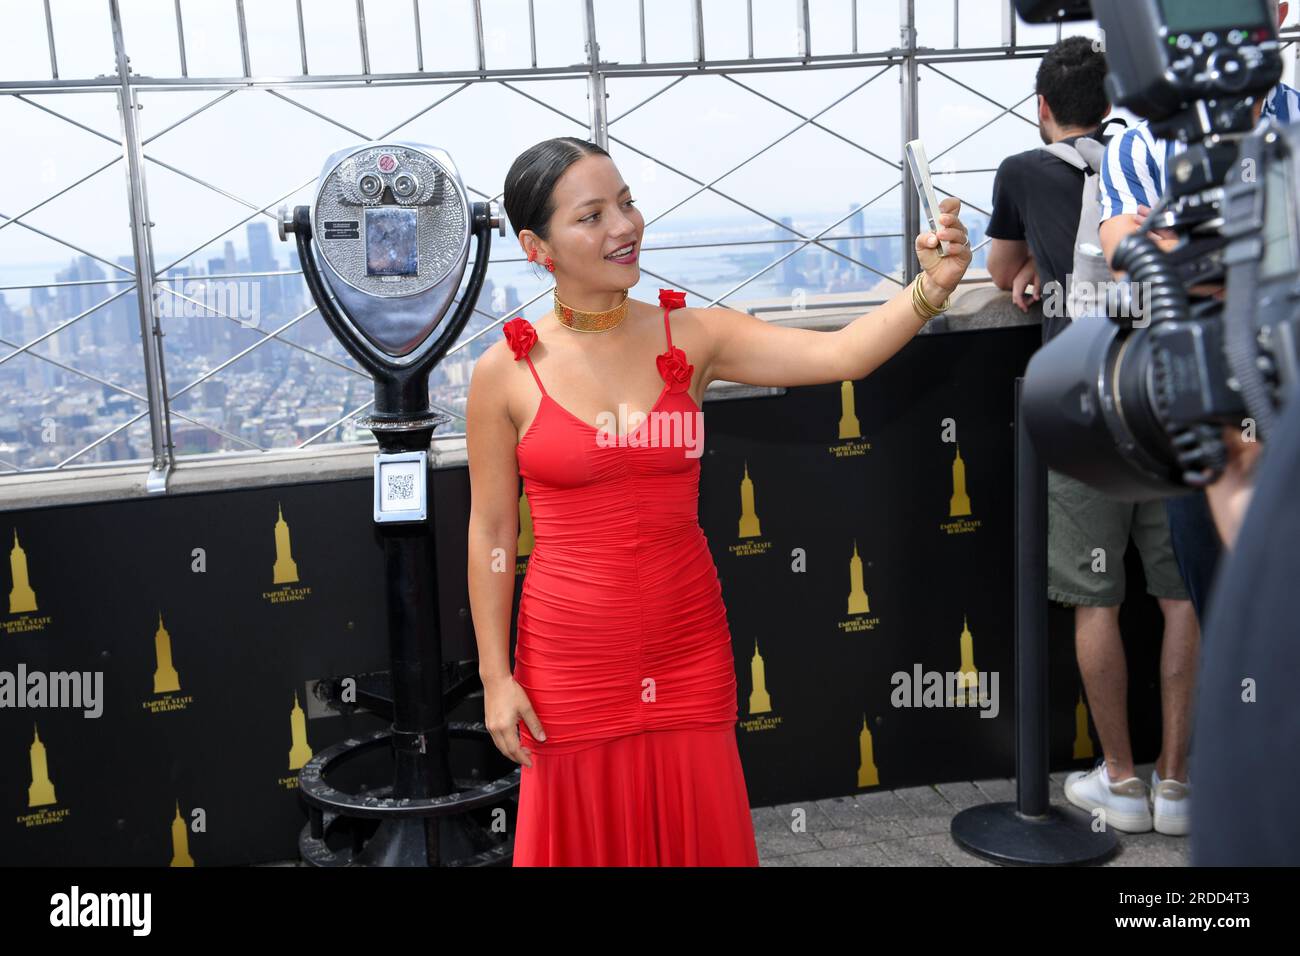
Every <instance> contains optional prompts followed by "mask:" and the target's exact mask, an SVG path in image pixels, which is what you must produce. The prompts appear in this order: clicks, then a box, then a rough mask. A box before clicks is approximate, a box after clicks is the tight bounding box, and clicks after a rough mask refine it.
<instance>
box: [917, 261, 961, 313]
mask: <svg viewBox="0 0 1300 956" xmlns="http://www.w3.org/2000/svg"><path fill="white" fill-rule="evenodd" d="M924 276H925V273H924V272H918V273H917V274H916V279H915V281H914V282H913V283H912V309H913V311H915V312H916V314H917V315H919V316H920V317H921V318H922V319H923V320H925V321H926V322H929V321H930V320H931V319H933V318H934V317H935V316H936V315H939V314H940V313H941V312H946V311H947V310H948V309H949V308H950V307H951V305H952V294H951V293H949V295H948V297H947V298H946V299H944V300H943V302H942V303H940V304H939V305H938V306H933V305H931V304H930V300H929V299H927V298H926V297H925V293H924V292H923V291H922V288H921V285H922V279H923V277H924Z"/></svg>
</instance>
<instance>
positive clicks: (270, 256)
mask: <svg viewBox="0 0 1300 956" xmlns="http://www.w3.org/2000/svg"><path fill="white" fill-rule="evenodd" d="M245 231H246V233H247V235H248V264H249V266H250V268H249V271H250V272H277V271H279V269H280V264H279V263H278V262H276V260H275V254H274V253H272V252H271V230H270V227H268V226H267V224H266V222H265V221H262V220H259V221H257V222H250V223H249V224H248V228H247V229H246V230H245ZM278 280H279V277H278V276H272V277H267V278H260V277H259V278H256V279H252V280H249V281H252V282H255V283H256V284H257V286H258V295H259V302H260V306H261V309H262V313H263V315H269V316H280V315H283V314H284V311H283V299H284V296H283V294H282V292H281V284H280V282H279V281H278Z"/></svg>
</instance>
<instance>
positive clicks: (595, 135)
mask: <svg viewBox="0 0 1300 956" xmlns="http://www.w3.org/2000/svg"><path fill="white" fill-rule="evenodd" d="M583 6H584V7H585V13H586V26H587V66H588V73H587V112H588V114H589V120H588V123H589V126H590V129H591V141H592V142H593V143H595V144H596V145H597V146H599V147H600V148H601V149H603V150H605V151H606V152H608V151H609V110H608V107H607V106H606V105H605V74H604V73H602V72H600V44H599V43H597V42H596V0H586V3H585V4H584V5H583Z"/></svg>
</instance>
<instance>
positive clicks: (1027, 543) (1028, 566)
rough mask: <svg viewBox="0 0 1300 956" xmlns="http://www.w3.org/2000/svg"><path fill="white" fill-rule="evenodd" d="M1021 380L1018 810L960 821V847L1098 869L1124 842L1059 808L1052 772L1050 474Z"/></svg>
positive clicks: (994, 809)
mask: <svg viewBox="0 0 1300 956" xmlns="http://www.w3.org/2000/svg"><path fill="white" fill-rule="evenodd" d="M1024 381H1025V380H1024V379H1023V378H1017V379H1016V389H1015V396H1016V398H1015V416H1016V417H1015V429H1016V464H1015V475H1016V479H1015V495H1016V545H1015V548H1016V553H1015V572H1016V665H1015V666H1016V679H1015V688H1016V701H1015V712H1016V802H1015V803H986V804H984V805H983V806H978V807H971V808H970V809H968V810H963V811H962V812H961V813H959V814H957V815H956V816H955V817H953V819H952V827H951V833H952V838H953V840H954V841H955V842H956V843H957V845H958V846H960V847H961V848H962V849H964V850H967V851H969V852H971V853H974V854H975V855H976V856H981V857H984V858H985V859H989V860H993V861H995V862H997V863H1004V864H1021V865H1029V866H1065V865H1070V864H1080V863H1094V862H1097V861H1099V860H1102V859H1104V858H1106V857H1107V856H1109V855H1110V854H1112V853H1114V852H1115V850H1116V849H1117V848H1118V846H1119V840H1118V838H1117V837H1116V836H1115V834H1114V832H1113V831H1111V830H1107V829H1102V830H1094V829H1093V827H1092V818H1091V816H1089V815H1088V814H1086V813H1084V812H1083V811H1082V810H1080V809H1078V808H1077V807H1074V806H1064V807H1056V806H1052V804H1051V801H1050V800H1049V799H1048V789H1047V779H1048V778H1047V772H1048V767H1049V761H1048V748H1047V744H1048V729H1049V718H1048V709H1047V470H1046V469H1045V468H1044V467H1043V464H1042V462H1041V461H1040V460H1039V457H1038V452H1037V450H1036V449H1035V448H1034V445H1033V442H1032V441H1031V440H1030V438H1029V429H1028V428H1026V427H1025V415H1024V409H1023V408H1022V407H1021V401H1022V396H1021V390H1022V388H1023V386H1024Z"/></svg>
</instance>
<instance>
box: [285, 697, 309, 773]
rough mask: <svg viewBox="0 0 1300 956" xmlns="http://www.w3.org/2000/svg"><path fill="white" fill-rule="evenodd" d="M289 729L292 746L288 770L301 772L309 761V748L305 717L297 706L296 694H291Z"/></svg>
mask: <svg viewBox="0 0 1300 956" xmlns="http://www.w3.org/2000/svg"><path fill="white" fill-rule="evenodd" d="M289 728H290V731H291V732H292V734H293V745H292V746H290V748H289V769H290V770H301V769H302V768H303V767H304V766H306V764H307V761H308V760H310V759H311V746H310V745H309V744H308V743H307V715H306V714H305V713H303V709H302V707H300V706H299V704H298V692H297V691H294V692H293V710H292V711H290V712H289Z"/></svg>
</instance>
